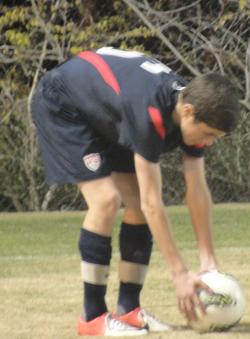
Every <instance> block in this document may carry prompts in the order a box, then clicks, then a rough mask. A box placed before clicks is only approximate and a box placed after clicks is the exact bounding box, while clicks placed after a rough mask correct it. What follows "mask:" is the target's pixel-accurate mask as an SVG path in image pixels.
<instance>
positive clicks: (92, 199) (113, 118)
mask: <svg viewBox="0 0 250 339" xmlns="http://www.w3.org/2000/svg"><path fill="white" fill-rule="evenodd" d="M32 111H33V117H34V122H35V124H36V127H37V131H38V137H39V142H40V146H41V150H42V155H43V160H44V165H45V170H46V177H47V182H48V183H49V184H54V183H57V184H66V183H75V184H77V185H78V187H79V189H80V191H81V192H82V194H83V196H84V198H85V200H86V203H87V205H88V211H87V213H86V216H85V219H84V222H83V227H82V229H81V234H80V239H79V250H80V254H81V259H82V261H81V267H82V277H83V290H84V303H83V314H82V316H81V317H80V318H79V320H78V334H79V335H111V336H136V335H143V334H145V333H147V331H165V330H166V331H167V330H171V326H170V325H168V324H165V323H162V322H161V321H159V320H157V319H155V318H154V317H152V316H151V315H150V314H149V313H147V312H146V311H145V310H143V309H142V308H141V305H140V292H141V290H142V287H143V283H144V279H145V275H146V271H147V267H148V264H149V260H150V255H151V249H152V236H151V234H152V235H153V238H154V240H155V241H156V244H157V245H158V247H159V249H160V251H161V253H162V255H163V257H164V258H165V260H166V262H167V264H168V265H169V267H170V270H171V274H172V280H173V283H174V284H175V287H176V295H177V301H178V306H179V309H180V311H181V312H182V313H183V314H184V315H185V316H186V318H187V319H188V320H194V319H195V317H196V314H195V311H194V309H195V307H197V306H198V307H200V308H202V305H201V303H200V300H199V298H198V294H197V291H198V289H199V288H205V289H208V287H207V286H206V285H205V284H204V283H203V282H202V281H201V280H200V279H199V276H198V274H196V273H192V272H190V271H189V270H188V269H187V266H186V265H185V263H184V260H183V258H182V257H181V255H180V253H179V251H178V250H177V248H176V245H175V242H174V239H173V237H172V234H171V230H170V222H169V219H168V217H167V214H166V212H165V208H164V204H163V201H162V178H161V172H160V165H159V157H160V155H161V154H162V153H166V152H170V151H172V150H173V149H175V148H176V147H181V149H182V150H183V168H184V177H185V183H186V190H187V192H186V193H187V203H188V207H189V211H190V215H191V220H192V224H193V226H194V231H195V234H196V238H197V242H198V249H199V255H200V270H201V271H205V270H210V269H215V268H217V262H216V258H215V253H214V248H213V242H212V235H211V223H212V216H211V208H212V203H211V196H210V192H209V189H208V187H207V183H206V179H205V171H204V159H203V153H204V148H205V147H206V146H210V145H212V143H213V142H214V140H215V139H217V138H219V137H222V136H223V135H224V134H225V133H228V132H231V131H232V130H233V129H234V128H235V126H236V123H237V120H238V111H239V107H238V99H237V97H236V94H235V89H234V88H233V86H232V85H231V83H230V82H229V81H228V80H227V79H226V78H225V77H223V76H221V75H219V74H214V73H212V74H207V75H202V76H198V77H196V78H194V79H193V80H192V81H191V82H190V83H188V84H187V83H186V81H185V80H184V79H183V78H181V77H180V76H178V75H177V74H175V73H174V72H172V70H171V69H170V68H168V67H167V66H165V65H163V64H162V63H160V62H159V61H157V60H156V59H154V58H151V57H147V56H145V55H144V54H142V53H140V52H135V51H121V50H118V49H114V48H111V47H104V48H101V49H99V50H97V51H96V52H92V51H84V52H81V53H79V54H78V55H77V56H76V57H74V58H72V59H69V60H67V61H66V62H64V63H63V64H61V65H59V66H58V67H56V68H55V69H53V70H51V71H50V72H48V73H47V74H46V75H45V76H44V77H43V78H42V79H41V81H40V83H39V86H38V88H37V90H36V93H35V95H34V97H33V103H32ZM122 203H123V205H124V214H123V218H122V224H121V230H120V235H119V244H120V245H119V249H120V255H121V258H120V263H119V266H120V267H119V280H120V286H119V295H118V301H117V310H116V313H115V314H111V313H109V312H108V308H107V305H106V302H105V293H106V286H107V279H108V272H109V264H110V259H111V251H112V248H111V232H112V226H113V224H114V222H115V218H116V214H117V211H118V209H119V208H120V206H121V204H122Z"/></svg>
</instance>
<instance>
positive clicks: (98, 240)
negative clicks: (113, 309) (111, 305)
mask: <svg viewBox="0 0 250 339" xmlns="http://www.w3.org/2000/svg"><path fill="white" fill-rule="evenodd" d="M79 250H80V254H81V258H82V263H83V264H84V265H85V266H84V267H85V268H84V270H85V272H84V273H85V275H86V281H85V278H84V277H83V280H84V282H83V288H84V301H83V309H84V317H85V320H86V321H90V320H92V319H94V318H96V317H98V316H99V315H101V314H103V313H105V312H107V306H106V303H105V294H106V290H107V286H106V282H103V279H102V280H101V281H98V279H100V278H99V273H100V272H99V271H98V270H99V265H100V267H101V268H104V269H106V268H107V266H109V264H110V259H111V252H112V248H111V237H106V236H102V235H99V234H96V233H93V232H90V231H88V230H86V229H81V234H80V239H79ZM92 264H93V265H92ZM95 265H98V266H95ZM88 266H90V268H93V267H94V269H95V270H96V273H97V274H96V275H94V278H93V275H91V273H89V271H88V270H89V268H88ZM88 280H91V281H88Z"/></svg>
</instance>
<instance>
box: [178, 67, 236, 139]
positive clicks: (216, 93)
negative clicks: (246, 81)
mask: <svg viewBox="0 0 250 339" xmlns="http://www.w3.org/2000/svg"><path fill="white" fill-rule="evenodd" d="M182 99H183V103H189V104H192V105H193V106H194V109H195V120H196V121H199V122H204V123H206V124H207V125H209V126H210V127H213V128H216V129H218V130H221V131H223V132H226V133H228V132H231V131H233V130H234V129H235V127H236V125H237V122H238V120H239V110H240V107H239V99H238V95H237V90H236V88H235V87H234V86H233V85H232V83H231V82H230V81H229V80H228V79H227V78H226V77H224V76H222V75H220V74H216V73H210V74H206V75H201V76H197V77H195V78H194V79H193V80H192V81H191V82H190V83H189V84H188V85H187V87H186V88H185V89H184V90H183V92H182Z"/></svg>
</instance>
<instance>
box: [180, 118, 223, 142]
mask: <svg viewBox="0 0 250 339" xmlns="http://www.w3.org/2000/svg"><path fill="white" fill-rule="evenodd" d="M181 132H182V137H183V140H184V142H185V144H187V145H197V144H199V145H204V146H211V145H212V144H213V143H214V141H215V140H216V139H218V138H220V137H222V136H224V135H225V133H224V132H222V131H220V130H218V129H216V128H213V127H210V126H208V125H207V124H206V123H204V122H197V121H195V120H194V118H193V119H189V120H185V121H182V123H181Z"/></svg>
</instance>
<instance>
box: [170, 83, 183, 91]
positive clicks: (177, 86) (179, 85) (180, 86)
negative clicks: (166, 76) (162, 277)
mask: <svg viewBox="0 0 250 339" xmlns="http://www.w3.org/2000/svg"><path fill="white" fill-rule="evenodd" d="M172 88H173V89H175V90H176V91H182V90H183V89H184V88H185V86H182V85H181V84H179V82H178V81H174V82H173V83H172Z"/></svg>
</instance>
